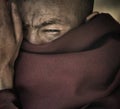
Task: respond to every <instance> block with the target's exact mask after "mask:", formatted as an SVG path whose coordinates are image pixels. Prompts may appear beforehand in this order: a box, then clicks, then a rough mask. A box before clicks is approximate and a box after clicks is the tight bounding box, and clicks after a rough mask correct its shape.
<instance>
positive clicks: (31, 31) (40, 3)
mask: <svg viewBox="0 0 120 109" xmlns="http://www.w3.org/2000/svg"><path fill="white" fill-rule="evenodd" d="M17 3H18V7H19V10H20V12H21V13H20V14H21V17H22V21H23V26H24V38H25V39H27V40H28V41H29V42H31V43H33V44H45V43H48V42H51V41H53V40H55V39H58V38H59V37H61V36H63V35H64V34H65V33H67V32H68V31H70V30H71V29H73V28H75V27H77V26H78V25H79V24H80V23H81V22H82V21H83V19H84V18H85V17H86V16H87V15H88V13H90V12H91V10H88V12H87V11H86V12H84V11H85V10H84V7H83V6H84V5H85V4H83V0H74V1H73V0H17ZM83 13H84V14H83Z"/></svg>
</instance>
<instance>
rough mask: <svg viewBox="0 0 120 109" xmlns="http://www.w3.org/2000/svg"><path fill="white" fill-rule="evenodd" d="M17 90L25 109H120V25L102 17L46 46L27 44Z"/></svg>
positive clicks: (17, 69) (17, 74)
mask: <svg viewBox="0 0 120 109" xmlns="http://www.w3.org/2000/svg"><path fill="white" fill-rule="evenodd" d="M15 89H16V91H17V95H18V99H19V101H20V103H21V106H22V107H21V109H120V103H119V101H120V25H119V23H118V22H116V21H115V20H114V19H113V18H112V17H111V16H110V15H109V14H99V15H97V16H96V17H94V18H93V19H91V20H90V21H88V22H85V23H83V24H82V25H80V26H79V27H78V28H75V29H73V30H72V31H70V32H68V33H66V34H65V35H63V36H62V37H60V38H59V39H57V40H55V41H53V42H50V43H48V44H45V45H33V44H31V43H29V42H28V41H26V40H24V41H23V44H22V47H21V51H20V54H19V57H18V59H17V61H16V66H15ZM9 101H10V100H9ZM0 109H2V108H0ZM3 109H4V108H3ZM5 109H6V108H5ZM10 109H14V108H10Z"/></svg>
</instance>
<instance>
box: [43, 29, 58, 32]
mask: <svg viewBox="0 0 120 109" xmlns="http://www.w3.org/2000/svg"><path fill="white" fill-rule="evenodd" d="M42 32H60V30H58V29H44V30H42Z"/></svg>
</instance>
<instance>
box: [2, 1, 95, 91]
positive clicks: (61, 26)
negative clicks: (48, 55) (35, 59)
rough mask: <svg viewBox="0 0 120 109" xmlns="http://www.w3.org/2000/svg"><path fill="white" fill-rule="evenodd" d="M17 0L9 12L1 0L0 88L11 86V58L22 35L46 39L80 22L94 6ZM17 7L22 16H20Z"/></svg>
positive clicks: (42, 41) (34, 41) (34, 39)
mask: <svg viewBox="0 0 120 109" xmlns="http://www.w3.org/2000/svg"><path fill="white" fill-rule="evenodd" d="M86 1H89V0H86ZM92 1H93V0H92ZM16 2H17V3H18V6H16V4H13V3H12V5H11V9H9V10H11V14H10V13H9V10H8V5H7V4H6V0H1V1H0V90H2V89H8V88H12V87H13V83H12V82H13V77H14V62H15V60H16V57H17V55H18V53H19V48H20V45H21V42H22V39H23V37H22V36H23V35H24V38H25V39H27V40H28V41H29V42H30V43H32V44H39V45H40V44H46V43H49V42H51V41H54V40H55V39H57V38H59V37H61V36H63V34H65V33H67V32H68V31H70V30H71V29H73V28H75V27H77V26H78V25H80V24H81V22H83V19H85V18H86V17H87V16H88V15H89V14H90V13H91V12H92V8H93V7H92V4H93V2H91V3H90V5H89V6H88V5H86V2H84V3H85V4H83V0H74V2H73V0H17V1H16ZM84 5H85V6H86V7H88V8H86V7H85V6H84ZM17 7H18V8H19V11H20V16H21V18H22V19H20V17H19V14H18V10H17ZM85 10H86V11H85ZM21 22H22V23H23V25H22V24H21ZM22 30H24V31H23V32H22ZM22 33H23V35H22Z"/></svg>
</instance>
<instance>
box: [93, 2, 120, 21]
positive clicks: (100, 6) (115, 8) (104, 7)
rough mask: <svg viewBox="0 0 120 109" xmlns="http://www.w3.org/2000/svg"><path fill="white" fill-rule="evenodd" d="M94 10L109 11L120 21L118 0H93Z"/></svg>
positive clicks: (119, 3)
mask: <svg viewBox="0 0 120 109" xmlns="http://www.w3.org/2000/svg"><path fill="white" fill-rule="evenodd" d="M94 10H95V11H99V12H106V13H110V14H111V15H112V16H113V17H114V18H115V19H116V20H117V21H119V22H120V0H95V6H94Z"/></svg>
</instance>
